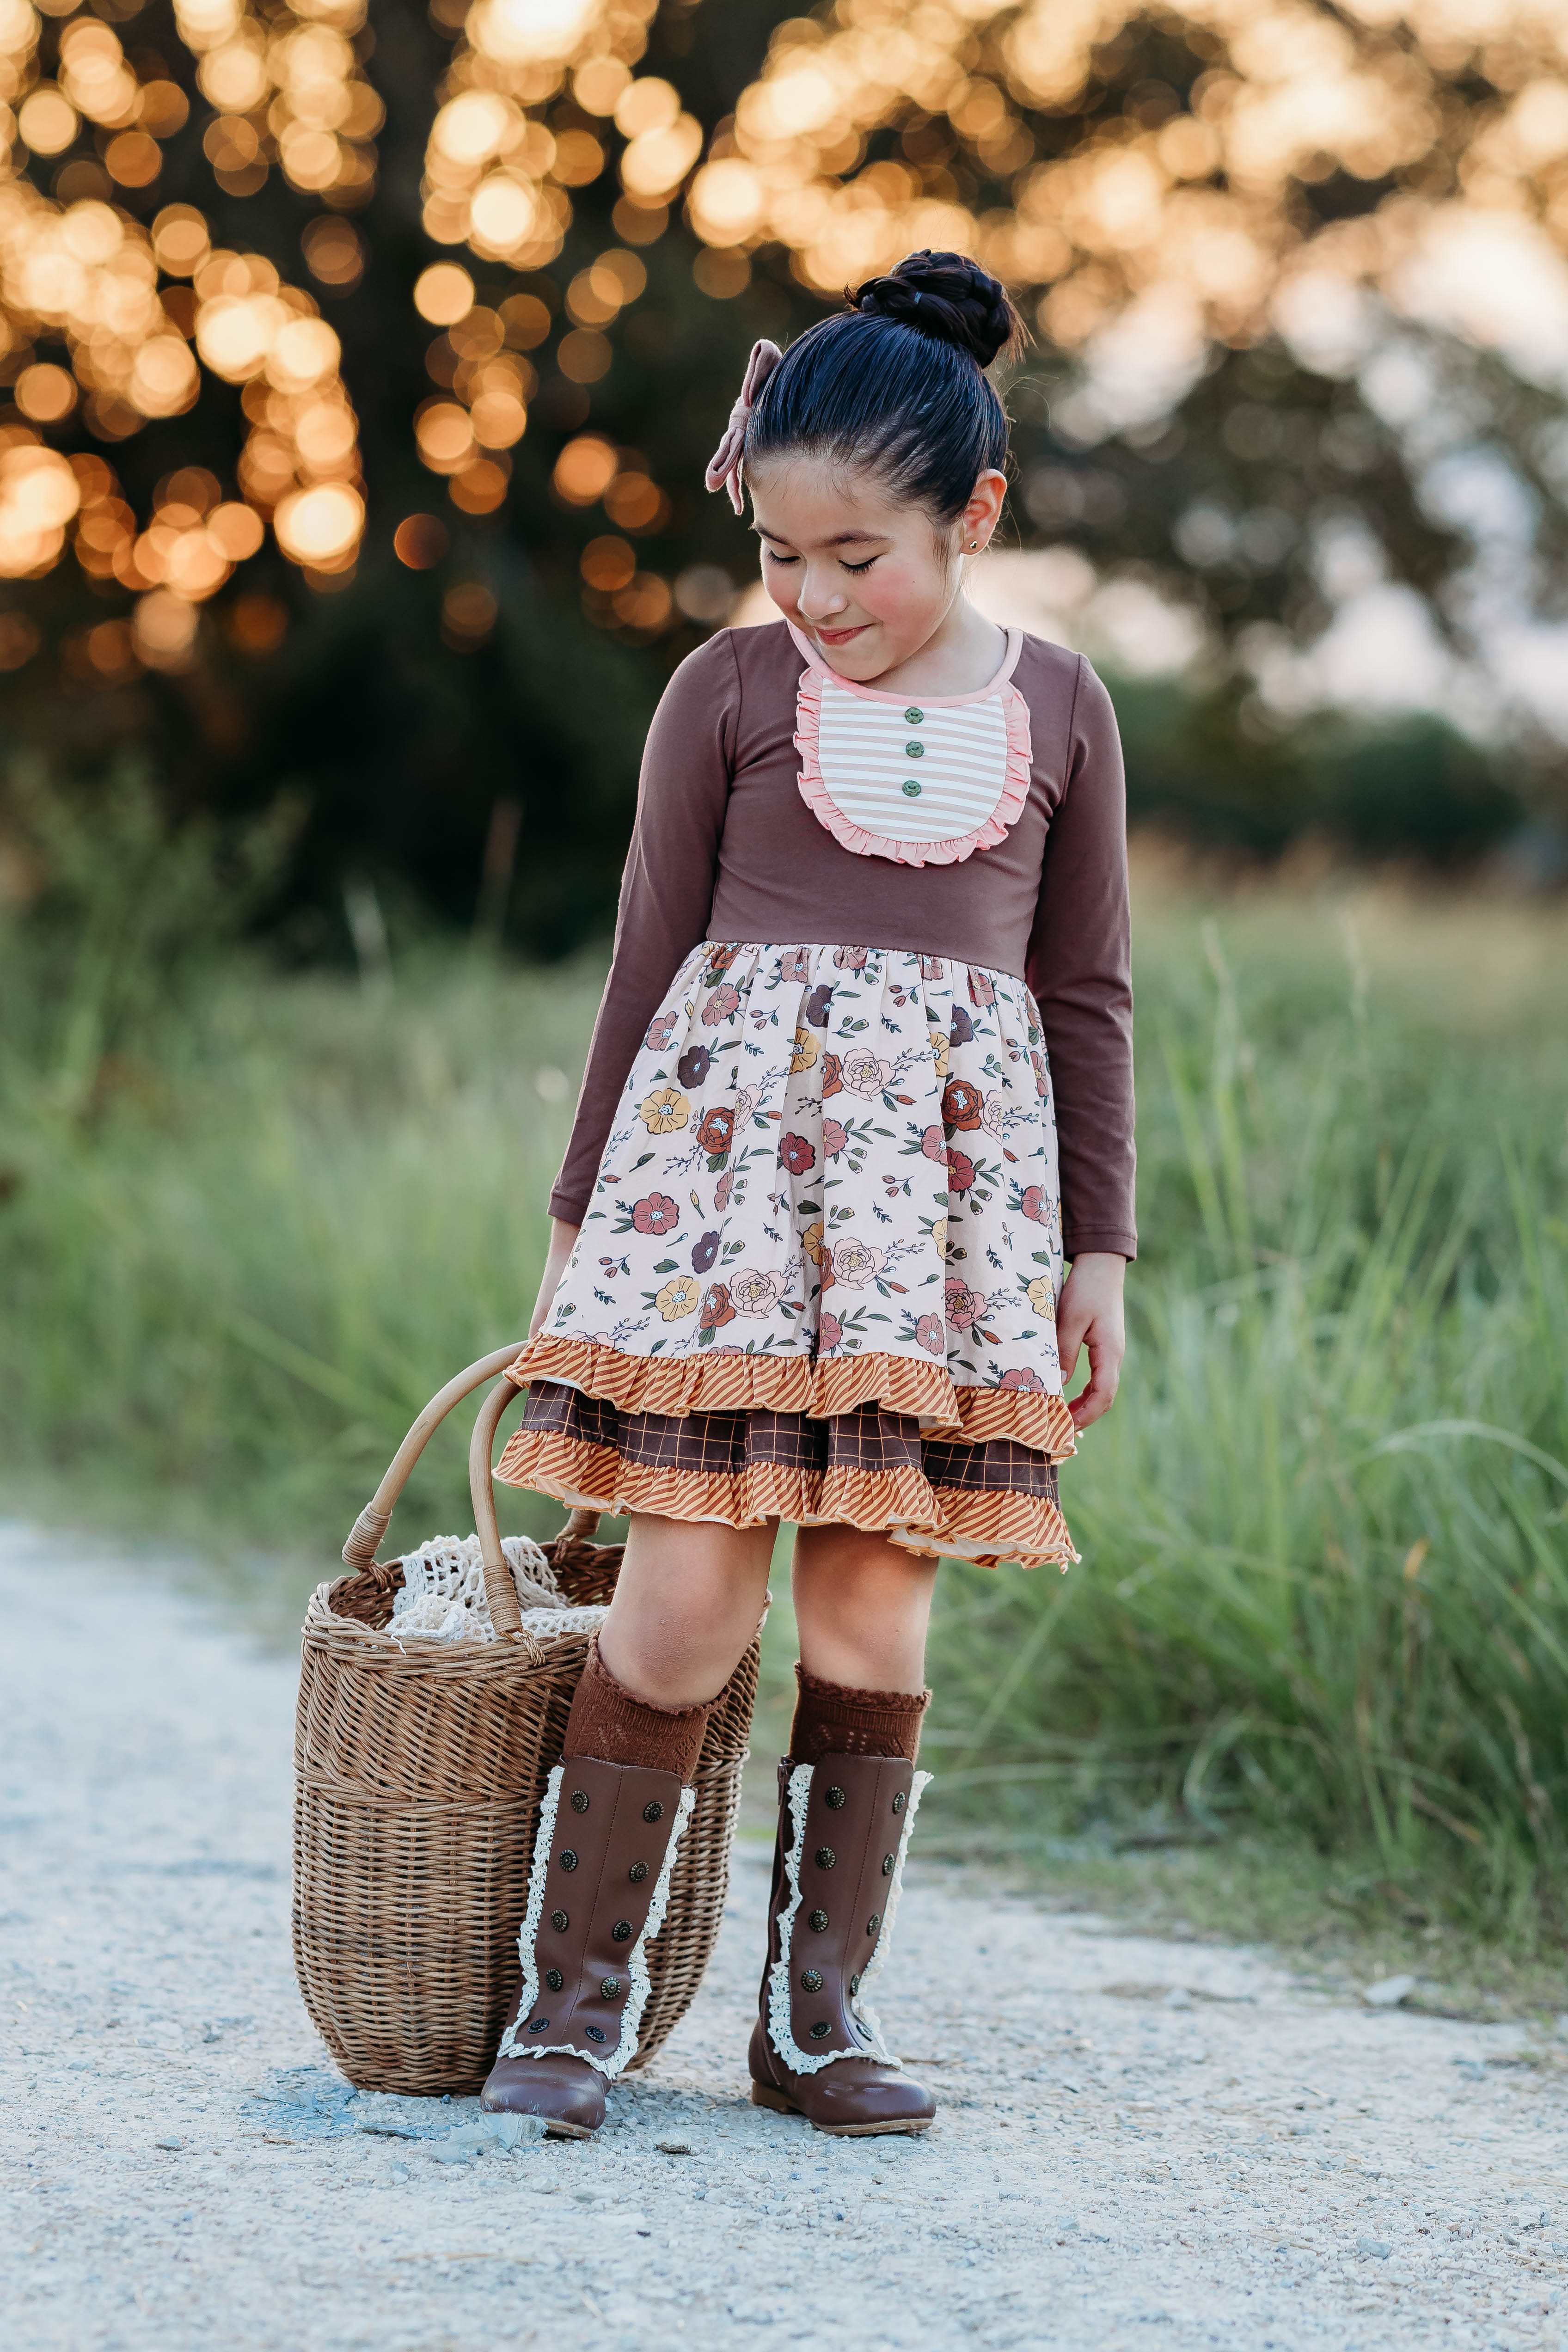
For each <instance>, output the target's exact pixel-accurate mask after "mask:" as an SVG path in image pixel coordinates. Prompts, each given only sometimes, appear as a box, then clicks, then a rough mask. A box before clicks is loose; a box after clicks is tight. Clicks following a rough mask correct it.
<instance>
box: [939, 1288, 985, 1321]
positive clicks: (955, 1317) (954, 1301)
mask: <svg viewBox="0 0 1568 2352" xmlns="http://www.w3.org/2000/svg"><path fill="white" fill-rule="evenodd" d="M942 1302H943V1305H944V1306H945V1307H946V1310H947V1319H948V1321H949V1322H950V1323H951V1324H952V1327H953V1329H954V1330H955V1331H967V1330H968V1328H969V1327H970V1325H971V1324H972V1323H976V1322H978V1321H979V1319H980V1318H981V1316H982V1315H984V1312H985V1299H984V1294H983V1293H982V1292H980V1291H978V1290H971V1289H970V1287H969V1285H968V1284H967V1283H966V1282H960V1280H959V1278H958V1276H956V1275H955V1274H950V1275H949V1276H948V1277H947V1281H946V1283H945V1285H944V1286H943V1288H942Z"/></svg>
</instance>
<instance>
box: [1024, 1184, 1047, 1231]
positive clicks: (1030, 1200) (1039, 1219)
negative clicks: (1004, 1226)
mask: <svg viewBox="0 0 1568 2352" xmlns="http://www.w3.org/2000/svg"><path fill="white" fill-rule="evenodd" d="M1018 1206H1019V1208H1020V1209H1022V1211H1023V1213H1024V1214H1025V1215H1026V1217H1028V1218H1030V1219H1032V1220H1033V1222H1034V1223H1036V1224H1037V1225H1043V1224H1045V1223H1047V1208H1046V1196H1045V1194H1044V1193H1043V1192H1041V1190H1040V1188H1039V1186H1038V1185H1037V1184H1030V1185H1027V1186H1026V1188H1025V1192H1024V1197H1023V1199H1022V1200H1021V1201H1020V1202H1019V1203H1018Z"/></svg>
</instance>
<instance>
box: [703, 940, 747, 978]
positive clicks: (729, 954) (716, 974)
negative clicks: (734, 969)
mask: <svg viewBox="0 0 1568 2352" xmlns="http://www.w3.org/2000/svg"><path fill="white" fill-rule="evenodd" d="M740 952H741V950H740V949H739V948H710V949H709V950H708V968H707V971H706V972H705V973H704V975H703V977H704V978H705V979H706V980H707V982H708V983H709V985H710V986H711V985H712V983H713V982H714V981H716V980H721V979H722V978H723V976H724V974H725V973H726V972H727V971H729V969H730V966H731V964H732V963H733V962H734V961H735V958H736V957H737V956H738V955H739V954H740Z"/></svg>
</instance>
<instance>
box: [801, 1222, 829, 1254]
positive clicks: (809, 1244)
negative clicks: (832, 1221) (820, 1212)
mask: <svg viewBox="0 0 1568 2352" xmlns="http://www.w3.org/2000/svg"><path fill="white" fill-rule="evenodd" d="M800 1245H801V1247H802V1249H803V1250H804V1251H805V1254H806V1255H807V1257H808V1258H809V1259H810V1260H811V1262H812V1264H813V1265H821V1264H822V1262H823V1259H824V1258H825V1257H826V1255H827V1250H826V1244H825V1243H824V1241H823V1238H822V1219H821V1218H820V1217H818V1218H817V1219H816V1223H814V1224H809V1225H807V1227H806V1229H805V1233H804V1234H802V1235H801V1237H800Z"/></svg>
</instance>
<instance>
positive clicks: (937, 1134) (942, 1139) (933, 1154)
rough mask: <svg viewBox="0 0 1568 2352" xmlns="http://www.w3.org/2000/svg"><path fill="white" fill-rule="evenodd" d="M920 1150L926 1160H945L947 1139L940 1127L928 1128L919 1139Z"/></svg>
mask: <svg viewBox="0 0 1568 2352" xmlns="http://www.w3.org/2000/svg"><path fill="white" fill-rule="evenodd" d="M921 1150H922V1151H923V1152H924V1153H925V1156H926V1158H927V1159H928V1160H945V1159H946V1158H947V1137H946V1135H945V1134H944V1133H943V1131H942V1129H941V1128H940V1127H928V1128H927V1129H926V1131H925V1133H924V1134H923V1135H922V1136H921Z"/></svg>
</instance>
